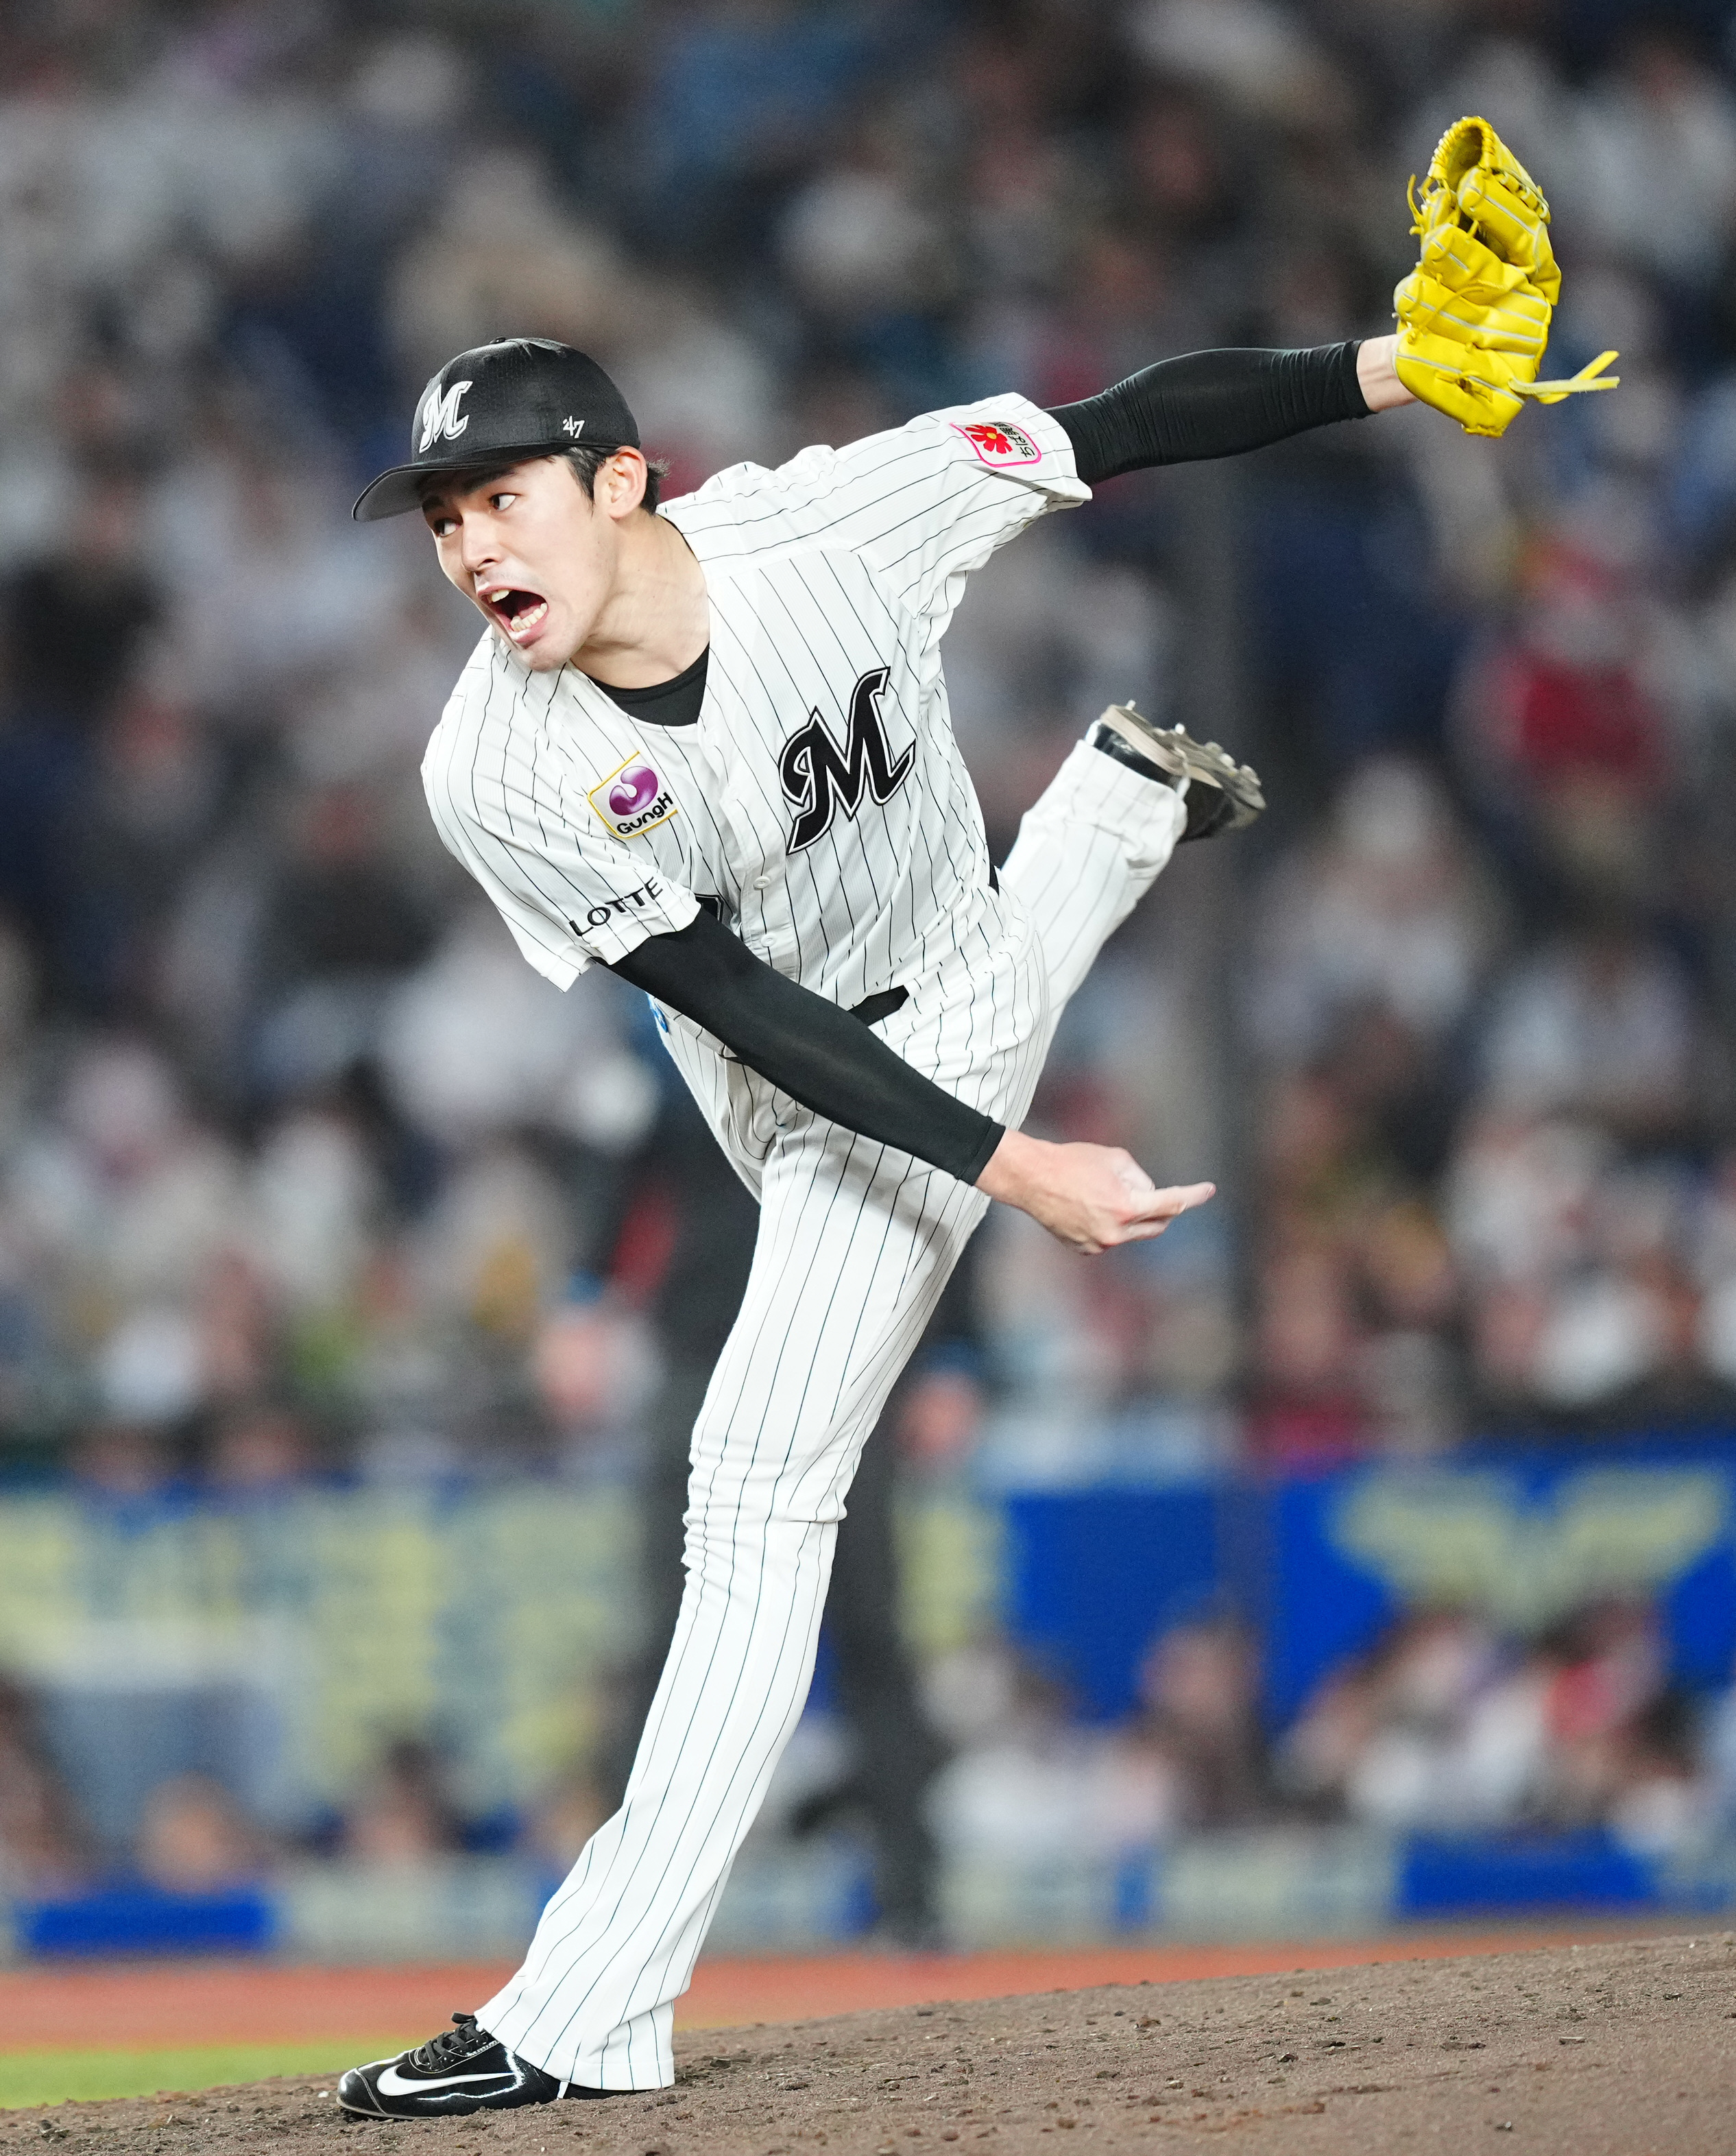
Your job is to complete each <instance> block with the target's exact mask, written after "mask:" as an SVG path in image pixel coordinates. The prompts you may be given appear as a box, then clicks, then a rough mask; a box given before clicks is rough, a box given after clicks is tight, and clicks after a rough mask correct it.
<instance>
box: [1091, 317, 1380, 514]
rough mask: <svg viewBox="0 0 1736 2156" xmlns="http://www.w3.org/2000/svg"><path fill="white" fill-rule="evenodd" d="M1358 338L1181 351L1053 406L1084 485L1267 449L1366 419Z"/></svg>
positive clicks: (1366, 408)
mask: <svg viewBox="0 0 1736 2156" xmlns="http://www.w3.org/2000/svg"><path fill="white" fill-rule="evenodd" d="M1357 349H1358V345H1357V341H1356V340H1354V339H1353V340H1352V341H1350V342H1349V343H1347V344H1323V345H1316V346H1313V347H1312V348H1310V349H1308V350H1306V351H1301V352H1267V351H1262V350H1257V349H1242V348H1236V347H1231V348H1226V349H1225V350H1223V351H1220V352H1184V353H1183V354H1182V355H1181V357H1180V358H1178V359H1162V360H1160V361H1159V362H1157V364H1156V365H1155V367H1142V368H1141V369H1140V371H1139V373H1137V374H1130V375H1129V377H1128V378H1127V379H1126V381H1125V382H1117V383H1116V384H1115V386H1114V388H1113V389H1105V390H1104V392H1103V393H1102V394H1101V395H1099V396H1097V397H1087V398H1084V399H1083V401H1082V402H1081V403H1078V404H1063V405H1060V406H1058V407H1057V408H1056V410H1054V411H1053V412H1052V413H1051V414H1050V416H1051V418H1056V419H1058V420H1059V421H1060V422H1061V424H1062V425H1063V427H1064V428H1065V429H1066V430H1067V436H1068V440H1069V441H1070V442H1071V443H1072V444H1073V462H1074V464H1075V465H1076V466H1077V468H1078V475H1079V477H1080V478H1081V479H1082V480H1084V482H1085V484H1086V485H1088V486H1095V485H1097V484H1098V482H1099V481H1100V480H1106V479H1116V478H1119V476H1120V475H1121V474H1122V473H1123V472H1130V471H1142V470H1145V468H1146V467H1147V466H1148V465H1180V464H1190V463H1192V462H1194V461H1195V460H1196V459H1199V458H1201V457H1231V456H1235V455H1237V454H1238V453H1239V452H1241V451H1242V450H1244V449H1262V448H1264V446H1265V445H1266V444H1267V443H1268V442H1281V441H1283V439H1284V438H1285V436H1286V435H1288V434H1302V433H1303V432H1304V431H1305V430H1306V429H1308V428H1310V427H1324V426H1329V425H1330V424H1331V423H1332V422H1333V421H1334V420H1335V419H1363V418H1367V417H1368V404H1367V402H1366V400H1365V398H1364V396H1363V393H1362V389H1361V385H1360V383H1359V382H1358V381H1357V379H1356V353H1357Z"/></svg>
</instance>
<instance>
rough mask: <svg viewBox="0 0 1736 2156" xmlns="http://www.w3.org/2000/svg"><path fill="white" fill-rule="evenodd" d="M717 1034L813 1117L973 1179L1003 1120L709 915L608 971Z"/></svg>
mask: <svg viewBox="0 0 1736 2156" xmlns="http://www.w3.org/2000/svg"><path fill="white" fill-rule="evenodd" d="M610 970H611V971H612V972H613V973H618V974H620V976H621V978H622V980H624V981H630V982H632V985H633V986H634V987H635V988H643V990H644V991H645V993H646V994H647V995H649V996H654V997H656V998H657V1000H658V1002H659V1003H664V1004H668V1005H669V1007H670V1009H673V1010H679V1011H680V1012H682V1013H683V1014H684V1015H685V1016H686V1017H688V1018H690V1019H692V1020H693V1021H694V1024H696V1025H703V1026H704V1029H705V1030H706V1031H707V1032H708V1033H712V1034H716V1036H717V1038H718V1039H719V1040H720V1041H722V1043H723V1044H724V1045H725V1048H730V1049H733V1050H735V1054H736V1055H739V1056H740V1058H741V1060H742V1061H743V1062H744V1063H745V1064H746V1065H748V1066H749V1068H750V1070H757V1071H758V1072H759V1073H760V1076H761V1077H762V1078H769V1079H770V1080H771V1082H772V1084H773V1085H774V1086H780V1087H781V1088H782V1090H783V1091H785V1092H786V1093H787V1094H789V1095H790V1096H791V1098H792V1099H793V1100H797V1101H801V1103H802V1105H803V1106H805V1107H809V1108H812V1109H813V1111H815V1113H816V1114H817V1115H822V1116H828V1117H830V1119H831V1120H832V1122H835V1123H842V1125H843V1126H844V1127H845V1128H846V1129H847V1130H852V1131H860V1132H861V1133H862V1135H863V1137H866V1138H874V1139H877V1140H878V1142H880V1143H881V1144H882V1145H889V1146H896V1147H898V1148H899V1151H900V1152H908V1153H914V1155H915V1156H916V1158H917V1159H919V1160H925V1161H929V1162H930V1163H932V1164H933V1165H934V1166H935V1167H936V1168H945V1171H946V1173H948V1174H949V1175H955V1176H956V1177H957V1178H958V1179H959V1181H960V1183H975V1182H976V1178H977V1177H978V1176H979V1175H981V1173H982V1172H983V1170H984V1168H986V1167H987V1166H988V1164H989V1156H990V1155H991V1153H992V1152H994V1150H995V1148H996V1146H997V1145H999V1144H1000V1142H1001V1137H1002V1135H1003V1126H1002V1125H1001V1124H999V1123H997V1122H992V1121H991V1119H990V1118H989V1117H988V1116H983V1115H979V1114H978V1113H977V1111H976V1109H975V1108H970V1107H967V1106H965V1103H964V1102H963V1101H958V1100H955V1099H954V1097H953V1096H952V1095H951V1094H950V1093H947V1092H943V1091H941V1089H940V1086H936V1085H935V1084H933V1083H932V1082H931V1081H929V1080H928V1079H926V1078H924V1076H923V1075H922V1074H921V1072H920V1071H918V1070H912V1069H911V1067H910V1065H909V1064H908V1063H906V1062H905V1061H904V1058H903V1057H902V1056H901V1055H894V1052H893V1050H891V1049H889V1048H888V1046H887V1045H886V1044H885V1042H884V1041H883V1040H882V1039H880V1038H879V1036H878V1034H874V1033H872V1032H870V1031H869V1029H868V1027H867V1026H866V1025H864V1024H863V1022H862V1020H861V1019H858V1018H853V1017H852V1016H851V1015H850V1014H849V1012H848V1011H847V1010H840V1009H839V1008H838V1006H837V1004H831V1003H827V1000H826V998H825V997H824V996H817V995H816V994H814V993H813V991H812V989H810V988H802V987H801V986H800V985H799V984H798V983H796V982H795V981H791V980H786V978H784V976H783V975H782V974H781V973H778V972H776V970H775V969H774V968H771V967H770V966H768V965H767V964H766V962H765V960H764V959H763V958H756V957H755V956H754V954H753V952H751V951H750V950H749V949H748V948H747V947H746V945H745V943H742V942H740V941H739V940H738V939H737V938H736V937H734V936H732V935H731V934H730V932H729V930H728V929H727V928H725V927H723V926H722V925H721V923H720V922H719V921H714V920H713V918H712V917H711V916H710V915H709V913H702V914H701V915H700V916H699V918H698V920H696V921H691V922H689V925H688V926H687V927H685V928H682V929H679V930H677V931H676V932H674V933H673V935H665V936H648V937H646V939H645V941H644V942H643V943H641V944H640V945H639V946H638V948H637V949H635V950H632V951H630V952H628V953H627V956H626V957H624V958H617V960H616V961H615V963H614V965H613V966H612V968H611V969H610Z"/></svg>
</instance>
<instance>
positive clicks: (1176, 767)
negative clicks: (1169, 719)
mask: <svg viewBox="0 0 1736 2156" xmlns="http://www.w3.org/2000/svg"><path fill="white" fill-rule="evenodd" d="M1098 724H1099V725H1101V726H1108V727H1109V729H1110V731H1112V732H1114V733H1118V734H1119V735H1120V737H1121V738H1122V740H1123V741H1124V742H1126V743H1127V745H1128V747H1129V748H1130V749H1132V750H1133V751H1134V752H1135V753H1136V754H1137V755H1139V756H1143V757H1147V758H1148V759H1149V760H1150V762H1153V763H1155V765H1156V766H1157V767H1158V768H1159V769H1160V771H1166V772H1167V773H1169V774H1170V778H1186V779H1198V780H1200V781H1201V783H1202V784H1204V785H1206V786H1210V787H1212V788H1216V791H1217V792H1218V793H1221V794H1222V795H1223V797H1224V798H1225V799H1226V801H1227V802H1228V803H1230V817H1229V820H1228V822H1227V823H1224V824H1219V825H1218V827H1217V829H1216V831H1214V832H1213V833H1212V834H1211V835H1212V836H1213V837H1214V838H1216V837H1217V836H1218V835H1219V834H1221V833H1222V832H1225V831H1240V830H1242V829H1244V828H1245V827H1246V826H1247V824H1252V822H1253V820H1254V819H1255V817H1256V816H1258V815H1261V814H1263V813H1264V810H1265V807H1266V796H1265V795H1264V794H1263V793H1262V792H1261V791H1260V775H1259V773H1257V771H1256V770H1255V769H1254V767H1253V766H1252V764H1248V763H1237V761H1236V759H1235V758H1234V757H1232V755H1231V754H1230V753H1229V752H1228V750H1227V749H1224V748H1221V747H1219V746H1218V744H1217V742H1196V740H1195V739H1194V737H1193V736H1192V735H1191V733H1189V732H1188V731H1186V729H1185V727H1183V726H1153V725H1152V723H1151V721H1150V719H1148V718H1147V717H1146V716H1145V714H1144V713H1143V712H1142V711H1135V710H1134V708H1133V706H1131V705H1130V704H1111V705H1110V706H1109V708H1108V710H1107V711H1104V714H1103V716H1102V718H1101V719H1100V720H1099V721H1098Z"/></svg>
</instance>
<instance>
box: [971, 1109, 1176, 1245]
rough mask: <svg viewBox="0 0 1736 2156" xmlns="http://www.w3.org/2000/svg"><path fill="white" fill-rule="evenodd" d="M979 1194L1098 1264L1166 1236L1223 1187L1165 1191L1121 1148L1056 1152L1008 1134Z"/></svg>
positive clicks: (983, 1177) (981, 1179)
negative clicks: (1122, 1246)
mask: <svg viewBox="0 0 1736 2156" xmlns="http://www.w3.org/2000/svg"><path fill="white" fill-rule="evenodd" d="M976 1187H977V1188H978V1189H979V1190H981V1191H984V1192H986V1193H987V1195H988V1196H989V1197H991V1198H995V1199H999V1200H1000V1201H1001V1204H1003V1205H1017V1207H1018V1209H1019V1210H1020V1211H1021V1212H1022V1213H1028V1214H1030V1215H1031V1217H1032V1219H1033V1220H1038V1221H1041V1222H1042V1225H1043V1226H1044V1227H1045V1228H1047V1229H1048V1231H1049V1233H1050V1234H1051V1235H1056V1236H1058V1237H1059V1238H1060V1240H1062V1241H1063V1243H1070V1244H1071V1245H1073V1248H1074V1250H1083V1251H1084V1252H1085V1253H1086V1254H1087V1255H1089V1256H1093V1257H1094V1256H1095V1255H1097V1254H1098V1252H1099V1251H1100V1250H1112V1249H1114V1246H1115V1245H1117V1244H1118V1243H1142V1242H1147V1241H1149V1240H1150V1238H1151V1237H1152V1236H1154V1235H1162V1233H1163V1231H1164V1229H1165V1228H1167V1227H1168V1226H1169V1224H1170V1221H1172V1220H1173V1219H1175V1216H1176V1214H1178V1213H1185V1212H1187V1211H1188V1210H1189V1209H1191V1208H1192V1207H1193V1206H1196V1205H1203V1204H1205V1203H1206V1199H1208V1198H1210V1197H1211V1196H1212V1195H1213V1193H1215V1191H1216V1188H1217V1186H1216V1184H1215V1183H1176V1184H1171V1185H1170V1187H1169V1188H1165V1189H1162V1190H1160V1189H1159V1188H1158V1187H1157V1185H1156V1184H1155V1183H1153V1181H1152V1180H1151V1178H1150V1176H1149V1175H1147V1174H1146V1173H1145V1169H1144V1168H1141V1167H1140V1165H1139V1163H1138V1161H1136V1160H1135V1159H1134V1157H1133V1155H1132V1154H1131V1153H1129V1152H1123V1151H1122V1149H1121V1148H1120V1147H1119V1146H1099V1145H1049V1144H1047V1143H1046V1142H1044V1141H1043V1140H1042V1138H1031V1137H1026V1135H1025V1133H1024V1132H1022V1131H1009V1132H1007V1133H1006V1136H1005V1137H1003V1138H1002V1139H1001V1142H1000V1144H999V1145H998V1146H996V1148H995V1151H994V1153H993V1156H992V1158H991V1159H990V1162H989V1164H988V1166H987V1167H986V1168H985V1169H984V1170H983V1172H982V1173H981V1175H980V1176H978V1178H976Z"/></svg>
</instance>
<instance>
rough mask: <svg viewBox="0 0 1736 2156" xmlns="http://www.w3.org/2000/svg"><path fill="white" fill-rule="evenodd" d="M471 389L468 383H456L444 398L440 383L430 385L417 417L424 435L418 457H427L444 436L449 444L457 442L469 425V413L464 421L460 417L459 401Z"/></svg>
mask: <svg viewBox="0 0 1736 2156" xmlns="http://www.w3.org/2000/svg"><path fill="white" fill-rule="evenodd" d="M469 387H470V384H469V382H453V385H452V387H451V388H450V389H448V391H447V393H446V394H445V395H444V396H442V395H441V393H440V385H439V383H438V382H434V383H432V384H431V385H430V387H429V389H428V395H427V396H426V397H424V398H422V409H421V410H420V411H419V412H418V413H417V415H416V416H417V418H418V419H419V420H420V421H421V423H422V433H421V434H420V436H419V437H418V439H417V444H416V454H417V456H419V457H425V456H426V455H427V454H428V451H429V449H431V448H432V447H433V444H434V442H435V441H436V440H437V439H438V438H439V437H440V436H441V435H444V436H445V438H446V439H447V440H448V442H455V441H457V439H458V436H459V435H460V434H463V431H464V429H465V428H466V427H468V426H469V423H470V414H469V413H468V412H467V413H465V414H464V416H463V418H462V419H461V418H459V417H458V399H459V398H461V397H462V396H463V393H464V392H465V391H466V390H467V389H468V388H469Z"/></svg>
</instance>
